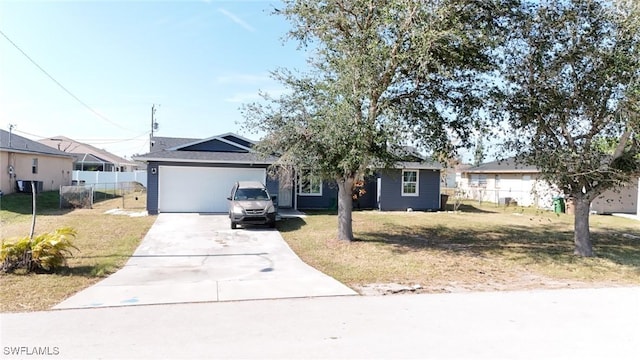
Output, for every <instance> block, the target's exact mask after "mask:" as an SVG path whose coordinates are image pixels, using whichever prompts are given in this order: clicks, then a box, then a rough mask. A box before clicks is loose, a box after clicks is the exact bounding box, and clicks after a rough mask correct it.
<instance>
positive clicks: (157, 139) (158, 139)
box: [151, 136, 201, 152]
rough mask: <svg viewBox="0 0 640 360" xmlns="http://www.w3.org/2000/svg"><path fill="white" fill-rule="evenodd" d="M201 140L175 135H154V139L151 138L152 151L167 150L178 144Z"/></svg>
mask: <svg viewBox="0 0 640 360" xmlns="http://www.w3.org/2000/svg"><path fill="white" fill-rule="evenodd" d="M200 140H201V139H194V138H173V137H162V136H154V137H153V139H152V140H151V141H152V144H153V146H152V148H151V152H156V151H161V150H166V149H170V148H174V147H176V146H180V145H185V144H189V143H193V142H196V141H200Z"/></svg>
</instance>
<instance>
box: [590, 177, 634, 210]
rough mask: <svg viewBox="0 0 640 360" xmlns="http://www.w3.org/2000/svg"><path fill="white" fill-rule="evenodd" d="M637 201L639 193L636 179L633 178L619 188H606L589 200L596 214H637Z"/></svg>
mask: <svg viewBox="0 0 640 360" xmlns="http://www.w3.org/2000/svg"><path fill="white" fill-rule="evenodd" d="M638 203H640V194H639V193H638V179H635V180H633V181H631V182H630V183H629V184H626V185H625V186H623V187H621V188H619V189H616V190H607V191H605V192H604V193H603V194H602V195H600V196H598V197H597V198H595V200H593V201H592V202H591V211H593V212H596V213H598V214H613V213H625V214H639V213H638Z"/></svg>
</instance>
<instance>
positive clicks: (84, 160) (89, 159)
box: [71, 154, 109, 164]
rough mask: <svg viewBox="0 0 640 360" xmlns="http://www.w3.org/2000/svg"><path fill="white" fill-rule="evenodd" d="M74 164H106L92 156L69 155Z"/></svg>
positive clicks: (104, 161)
mask: <svg viewBox="0 0 640 360" xmlns="http://www.w3.org/2000/svg"><path fill="white" fill-rule="evenodd" d="M71 155H72V156H73V158H74V159H75V161H76V162H79V163H84V164H104V163H108V162H109V161H106V160H104V159H101V158H99V157H97V156H95V155H93V154H71Z"/></svg>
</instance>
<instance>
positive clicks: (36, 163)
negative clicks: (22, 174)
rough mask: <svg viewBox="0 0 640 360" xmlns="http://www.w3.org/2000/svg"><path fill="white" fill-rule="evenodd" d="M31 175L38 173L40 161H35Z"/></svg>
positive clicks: (32, 164)
mask: <svg viewBox="0 0 640 360" xmlns="http://www.w3.org/2000/svg"><path fill="white" fill-rule="evenodd" d="M31 173H32V174H37V173H38V159H33V162H32V163H31Z"/></svg>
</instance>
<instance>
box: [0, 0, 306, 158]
mask: <svg viewBox="0 0 640 360" xmlns="http://www.w3.org/2000/svg"><path fill="white" fill-rule="evenodd" d="M278 5H279V3H278V1H276V0H267V1H258V0H256V1H240V0H236V1H215V0H210V1H29V0H26V1H23V0H15V1H7V0H0V30H1V31H2V32H3V33H4V34H5V35H6V36H7V37H8V38H9V39H11V41H13V42H14V43H15V44H16V45H17V46H18V47H20V49H22V51H24V52H25V53H26V54H27V55H28V56H29V57H30V58H31V59H33V60H34V61H35V62H36V63H37V64H38V65H39V66H40V67H42V68H43V69H44V70H45V71H46V72H47V73H48V74H49V75H51V76H52V77H53V78H54V79H55V80H56V81H58V82H59V83H60V84H62V85H63V86H64V87H65V88H66V89H67V90H69V91H70V92H71V93H72V94H73V95H75V96H76V97H77V98H79V99H80V100H81V101H82V102H84V103H85V104H86V105H88V106H89V107H90V108H91V110H90V109H88V108H87V107H85V106H84V105H82V104H81V103H80V102H78V101H77V100H76V99H74V98H73V97H72V96H71V95H69V94H68V93H67V92H65V91H64V90H63V89H62V88H61V87H60V86H59V85H57V84H56V83H55V82H54V81H53V80H51V79H50V78H49V77H48V76H47V75H45V74H44V73H43V72H42V71H41V70H40V69H39V68H38V67H36V66H35V65H34V64H33V63H31V62H30V61H29V60H28V59H27V58H26V57H25V56H24V55H23V54H22V53H21V52H20V51H19V50H18V49H16V48H15V47H14V46H13V45H12V44H11V43H10V42H9V41H8V40H7V39H5V38H4V37H2V36H1V35H0V127H1V128H2V129H4V130H8V129H9V124H13V125H15V126H16V127H15V132H16V133H17V134H19V135H21V136H25V137H27V138H31V139H39V138H45V137H53V136H57V135H64V136H67V137H70V138H73V139H76V140H79V141H82V142H86V143H89V144H92V145H94V146H97V147H100V148H104V149H106V150H108V151H111V152H113V153H115V154H117V155H120V156H127V157H129V156H131V155H133V154H135V153H145V152H147V150H148V144H149V131H150V123H151V106H152V104H159V105H160V106H159V107H158V110H157V111H156V119H157V122H158V124H159V130H158V132H157V133H156V134H157V135H158V136H170V137H194V138H206V137H210V136H214V135H218V134H222V133H226V132H236V133H239V134H241V135H244V136H247V137H249V138H253V139H257V137H258V135H254V134H251V133H247V132H245V131H243V130H242V129H241V126H240V125H238V122H239V121H242V116H241V114H240V111H239V107H240V106H241V105H242V104H243V103H247V102H251V101H254V100H259V98H258V91H259V90H263V91H266V92H269V93H271V94H274V95H277V94H279V93H282V91H283V89H282V88H281V86H280V85H279V84H278V83H276V82H274V81H273V80H271V79H270V78H269V71H270V70H274V69H276V68H278V67H286V68H296V69H303V68H304V67H305V64H306V62H305V59H306V54H305V53H303V52H302V51H300V50H298V49H297V44H296V43H294V42H286V43H284V42H283V36H284V35H285V34H286V32H287V30H288V29H289V24H288V23H287V22H286V21H285V20H284V19H283V18H282V17H279V16H275V15H271V11H270V9H272V8H273V7H274V6H276V7H277V6H278ZM93 111H95V112H97V113H98V114H100V115H96V114H95V113H94V112H93Z"/></svg>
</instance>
